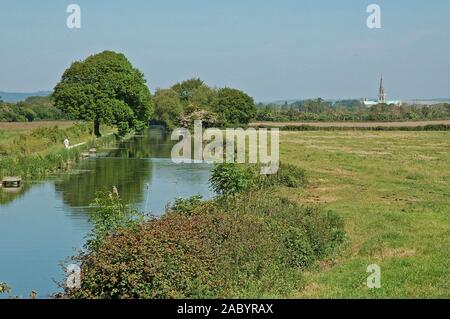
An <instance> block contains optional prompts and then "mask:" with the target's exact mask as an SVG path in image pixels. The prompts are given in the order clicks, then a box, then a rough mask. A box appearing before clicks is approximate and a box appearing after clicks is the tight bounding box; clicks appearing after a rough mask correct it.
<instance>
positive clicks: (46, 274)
mask: <svg viewBox="0 0 450 319" xmlns="http://www.w3.org/2000/svg"><path fill="white" fill-rule="evenodd" d="M173 143H174V142H172V141H170V136H169V135H168V134H166V133H165V132H164V131H162V130H158V129H151V130H149V131H148V133H147V134H145V135H144V136H137V137H134V138H133V139H131V140H128V141H126V142H121V143H118V144H117V145H116V147H114V148H113V149H112V150H109V151H106V153H104V154H103V155H102V156H99V157H97V158H90V159H86V160H83V161H82V162H81V163H80V164H78V165H77V167H76V169H75V170H73V171H71V172H70V173H65V174H61V175H58V176H55V177H52V178H49V179H47V180H44V181H39V182H33V183H27V184H26V185H25V186H24V188H23V189H22V190H21V192H20V193H16V194H10V193H5V192H4V191H1V190H0V282H6V283H7V284H8V285H9V286H11V287H12V288H13V294H14V295H17V296H23V297H24V298H26V297H28V296H29V295H30V292H31V291H32V290H35V291H37V292H38V297H40V298H46V297H49V296H50V295H51V294H53V293H56V292H58V291H60V289H59V288H58V284H57V282H62V281H63V279H64V271H63V268H62V265H67V264H69V263H70V262H69V261H68V257H70V256H72V255H74V254H76V252H77V251H80V250H81V249H82V248H83V245H84V243H85V237H86V235H87V234H88V233H89V231H90V229H91V225H90V222H89V220H90V217H89V215H90V214H92V212H91V211H89V209H88V206H89V204H90V203H91V202H92V201H93V199H94V198H95V194H96V192H97V191H101V190H111V189H112V188H113V186H116V187H117V188H118V190H119V193H120V195H121V197H122V198H123V199H124V200H125V201H126V202H129V203H130V204H131V205H132V207H134V208H137V209H139V210H140V211H142V212H146V213H151V214H153V215H161V214H163V213H164V210H165V207H166V205H167V204H168V203H169V202H172V201H173V200H174V199H175V198H186V197H190V196H194V195H198V194H200V195H202V196H204V197H205V198H210V197H212V196H213V193H212V192H211V191H210V189H209V186H208V179H209V176H210V171H211V166H210V165H208V164H174V163H173V162H172V161H171V159H170V152H171V149H172V146H173ZM2 297H3V298H4V297H5V296H0V298H2Z"/></svg>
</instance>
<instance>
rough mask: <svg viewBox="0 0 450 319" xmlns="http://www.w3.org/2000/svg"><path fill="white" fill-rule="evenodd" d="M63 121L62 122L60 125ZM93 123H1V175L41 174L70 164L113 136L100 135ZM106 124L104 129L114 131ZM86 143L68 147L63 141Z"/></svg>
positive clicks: (67, 166) (31, 176)
mask: <svg viewBox="0 0 450 319" xmlns="http://www.w3.org/2000/svg"><path fill="white" fill-rule="evenodd" d="M59 125H61V126H59ZM92 132H93V128H92V125H91V124H90V123H73V122H42V123H33V125H30V124H28V123H11V124H10V123H3V124H1V125H0V179H1V178H2V177H4V176H12V175H14V176H16V175H17V176H22V177H23V178H37V177H41V176H44V175H46V174H49V173H53V172H55V171H58V170H61V169H68V168H70V165H71V163H73V162H75V161H77V160H78V159H79V158H80V156H81V153H82V152H84V151H86V150H87V149H88V148H90V147H94V146H96V145H97V144H98V143H106V142H108V141H110V140H111V139H112V138H114V137H113V136H107V137H105V138H102V139H96V138H95V137H94V136H93V134H92ZM112 132H113V130H112V129H110V128H104V133H105V134H109V133H112ZM65 138H68V139H69V140H70V141H71V144H72V145H74V144H79V143H85V144H83V145H81V146H80V147H76V148H72V149H70V150H67V149H65V148H64V145H63V141H64V139H65Z"/></svg>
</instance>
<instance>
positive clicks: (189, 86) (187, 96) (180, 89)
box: [172, 78, 204, 105]
mask: <svg viewBox="0 0 450 319" xmlns="http://www.w3.org/2000/svg"><path fill="white" fill-rule="evenodd" d="M203 85H204V83H203V81H202V80H201V79H199V78H193V79H189V80H186V81H183V82H180V83H177V84H175V85H174V86H172V90H174V91H175V92H177V93H178V95H179V97H180V100H181V102H182V103H183V104H184V105H187V104H188V103H189V101H190V100H191V98H192V93H193V92H194V91H195V90H196V89H198V88H199V87H201V86H203Z"/></svg>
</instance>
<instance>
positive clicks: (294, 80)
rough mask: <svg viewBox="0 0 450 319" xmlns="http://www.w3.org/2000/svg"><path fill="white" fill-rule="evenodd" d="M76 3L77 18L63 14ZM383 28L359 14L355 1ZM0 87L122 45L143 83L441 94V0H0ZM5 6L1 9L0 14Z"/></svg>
mask: <svg viewBox="0 0 450 319" xmlns="http://www.w3.org/2000/svg"><path fill="white" fill-rule="evenodd" d="M70 3H77V4H79V5H80V6H81V13H82V15H81V18H82V19H81V21H82V27H81V29H79V30H70V29H68V28H67V26H66V19H67V16H68V13H66V7H67V5H68V4H70ZM370 3H377V4H379V5H380V6H381V9H382V11H381V12H382V15H381V17H382V20H381V21H382V28H381V29H375V30H371V29H369V28H367V26H366V19H367V17H368V16H369V13H367V12H366V7H367V5H368V4H370ZM0 4H1V6H2V8H5V10H2V13H3V14H0V43H1V44H2V50H1V52H0V70H2V71H1V72H0V91H5V92H27V93H28V92H37V91H51V90H52V89H53V87H54V86H55V85H56V83H57V82H58V80H59V79H60V77H61V75H62V73H63V71H64V70H65V69H66V68H67V67H68V66H69V65H70V64H71V63H72V62H73V61H75V60H82V59H84V58H86V57H87V56H88V55H91V54H95V53H98V52H100V51H103V50H114V51H118V52H122V53H124V54H125V55H126V56H127V57H128V58H129V59H130V61H131V62H132V63H133V65H135V66H136V67H137V68H139V69H140V70H142V72H143V73H144V74H145V77H146V79H147V81H148V84H149V87H150V88H151V90H152V92H154V91H155V89H156V88H158V87H169V86H171V85H172V84H174V83H176V82H178V81H181V80H184V79H187V78H191V77H200V78H202V79H203V80H204V81H205V82H206V83H207V84H208V85H211V86H218V87H222V86H229V87H236V88H239V89H242V90H244V91H246V92H247V93H248V94H250V95H252V96H253V97H254V98H255V100H256V101H277V100H292V99H306V98H311V97H322V98H324V99H346V98H363V97H368V98H371V97H374V96H375V95H376V93H377V91H378V85H379V79H380V76H381V74H383V75H384V79H385V87H386V91H387V94H388V98H389V99H401V100H413V99H434V98H448V97H449V96H450V92H449V83H450V61H449V59H448V56H450V41H448V34H450V21H449V20H448V14H449V13H450V2H448V1H445V0H436V1H434V2H433V3H427V2H425V1H421V0H412V1H396V2H395V3H394V2H392V1H386V0H384V1H381V0H380V1H357V0H349V1H346V2H345V3H337V2H335V1H331V0H322V1H312V0H308V1H302V2H301V3H299V1H293V0H289V1H287V0H286V1H282V2H279V1H273V0H269V1H265V2H264V3H260V2H258V1H251V0H247V1H237V0H236V1H235V0H231V1H227V2H226V3H212V2H211V1H206V0H195V1H194V0H193V1H189V2H185V1H179V0H172V1H164V2H158V3H148V2H147V1H140V0H135V1H123V0H119V1H115V2H114V3H110V2H108V1H105V0H98V1H95V2H92V1H87V0H73V1H71V2H63V3H61V2H59V3H58V2H56V1H41V2H35V3H28V2H25V1H21V2H19V1H12V0H0ZM5 13H6V14H5Z"/></svg>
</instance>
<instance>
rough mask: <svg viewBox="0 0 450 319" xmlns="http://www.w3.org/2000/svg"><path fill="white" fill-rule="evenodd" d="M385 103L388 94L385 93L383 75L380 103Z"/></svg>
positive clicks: (379, 94)
mask: <svg viewBox="0 0 450 319" xmlns="http://www.w3.org/2000/svg"><path fill="white" fill-rule="evenodd" d="M385 102H386V92H385V91H384V85H383V75H381V80H380V90H379V91H378V103H385Z"/></svg>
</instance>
